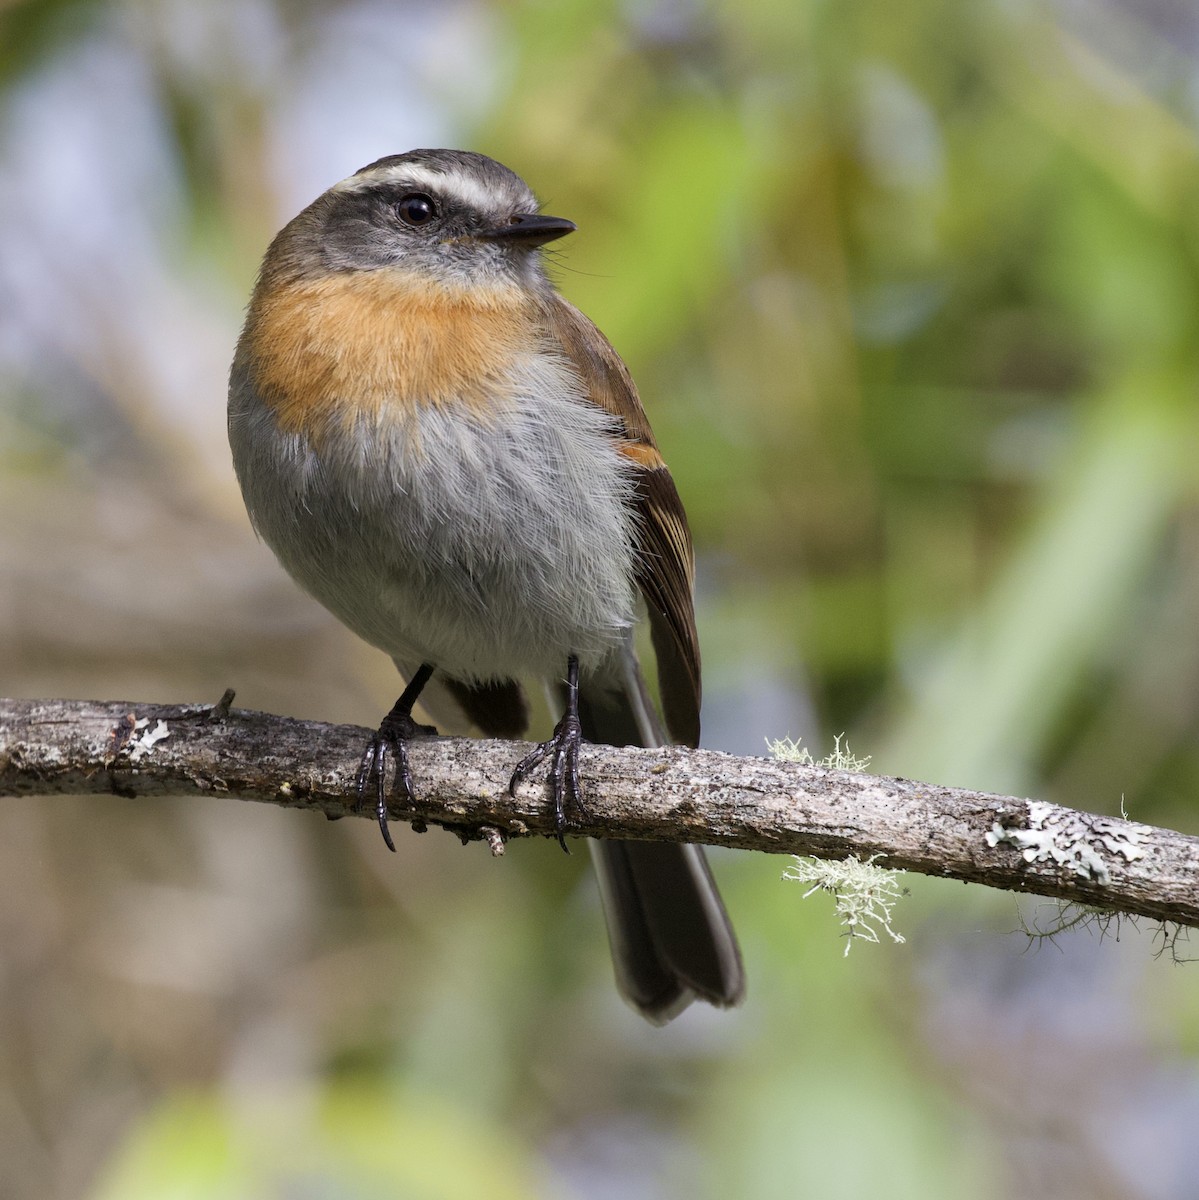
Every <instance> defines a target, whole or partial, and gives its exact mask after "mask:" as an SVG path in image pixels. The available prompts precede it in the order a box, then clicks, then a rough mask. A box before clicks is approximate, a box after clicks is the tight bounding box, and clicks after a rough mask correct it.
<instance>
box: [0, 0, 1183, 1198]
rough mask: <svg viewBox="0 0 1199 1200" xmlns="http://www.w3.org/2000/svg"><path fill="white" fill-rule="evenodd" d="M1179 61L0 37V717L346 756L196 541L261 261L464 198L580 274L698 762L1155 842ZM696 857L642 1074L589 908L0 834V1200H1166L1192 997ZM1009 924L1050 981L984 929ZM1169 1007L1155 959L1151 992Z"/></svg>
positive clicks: (444, 860) (711, 9)
mask: <svg viewBox="0 0 1199 1200" xmlns="http://www.w3.org/2000/svg"><path fill="white" fill-rule="evenodd" d="M1197 129H1199V18H1197V16H1196V10H1195V8H1194V7H1193V5H1191V4H1189V3H1186V2H1184V0H1178V2H1176V3H1173V2H1171V0H1120V2H1111V3H1105V2H1104V0H1058V2H1057V3H1034V2H1030V0H909V2H907V3H900V4H895V3H888V2H885V0H839V2H836V3H834V2H831V0H790V2H789V3H780V2H779V0H757V2H755V0H718V2H716V0H714V2H712V3H706V4H705V3H699V2H692V0H628V2H627V3H611V2H609V3H582V2H581V0H573V2H569V3H563V4H548V3H541V4H538V3H519V2H516V0H513V2H512V3H506V4H505V3H490V4H489V3H485V2H482V0H479V2H469V0H468V2H463V3H441V4H432V5H429V4H409V3H382V2H374V3H371V2H369V0H351V2H345V3H332V2H323V0H309V2H306V3H298V2H297V3H291V4H288V3H283V2H282V0H275V2H272V0H222V2H219V3H211V4H203V3H190V2H188V0H126V2H116V0H114V2H112V3H106V4H101V3H94V2H92V3H89V2H87V0H45V2H42V3H16V4H13V3H10V4H8V5H7V6H2V11H0V503H2V504H3V508H4V519H3V521H0V691H4V692H6V693H9V694H17V695H44V696H53V695H64V696H93V697H103V698H118V697H120V698H128V699H131V700H142V701H164V702H165V701H204V700H215V699H216V698H217V697H218V696H219V695H220V694H221V691H222V690H223V689H224V688H225V687H227V686H233V687H236V688H237V690H238V703H239V704H244V705H246V706H247V707H261V708H266V709H271V710H274V711H277V712H286V713H295V714H299V715H304V716H310V717H319V718H324V719H328V720H352V721H357V722H359V723H362V724H364V725H372V726H373V725H374V724H375V723H377V721H378V719H379V717H380V715H381V714H382V713H383V712H384V711H385V710H386V708H387V707H388V706H389V705H390V704H391V702H392V701H393V700H394V698H395V692H396V680H395V677H394V675H393V673H392V671H391V668H390V665H389V664H388V663H387V662H386V661H385V660H384V658H383V656H382V655H380V654H378V653H376V652H374V651H371V650H370V649H368V648H367V647H365V646H363V645H361V644H359V643H357V642H356V641H355V640H354V639H353V637H352V636H351V635H349V634H348V633H346V632H344V631H343V630H341V629H340V628H339V627H338V626H336V624H335V623H334V622H333V621H332V619H331V618H329V617H328V616H326V615H325V614H324V613H323V612H322V611H321V610H320V609H318V608H317V606H316V605H315V604H314V603H312V602H310V601H309V600H307V599H306V598H305V597H303V596H302V595H300V594H299V593H298V592H297V591H296V589H295V588H294V587H293V586H292V585H291V584H290V582H289V581H288V580H287V579H286V578H285V577H284V576H283V574H282V572H281V571H280V569H279V568H278V567H277V566H276V565H275V563H274V562H273V560H272V558H271V556H270V554H269V552H268V551H267V550H266V549H265V548H263V547H262V546H260V545H259V544H257V543H256V542H255V540H254V538H253V536H252V534H251V532H250V530H249V527H248V522H247V521H246V518H245V516H244V513H243V511H242V509H241V504H240V499H239V497H238V494H237V490H236V485H235V483H234V480H233V475H232V471H231V468H230V465H229V460H228V450H227V446H226V444H225V433H224V406H225V400H224V391H225V377H226V371H227V367H228V362H229V359H230V356H231V353H232V347H233V343H234V340H235V337H236V334H237V330H238V326H239V322H240V313H241V309H242V307H243V305H244V303H245V300H246V297H247V295H248V291H249V288H250V285H251V282H252V279H253V274H254V271H255V269H256V266H257V263H258V260H259V259H260V257H261V254H262V252H263V250H264V248H265V246H266V243H267V241H268V240H269V238H270V236H271V235H272V234H273V232H274V231H275V230H276V229H277V228H278V227H279V226H280V225H281V224H282V223H283V222H284V221H285V220H286V219H288V218H289V217H290V216H292V215H293V214H294V213H295V212H296V211H298V209H299V208H301V207H302V206H303V205H305V204H306V203H308V202H309V201H310V200H311V199H312V198H314V197H315V196H316V195H317V194H318V193H319V192H321V191H323V190H324V189H325V188H326V187H327V186H329V185H330V184H332V183H333V182H335V181H337V180H339V179H341V178H343V177H344V176H346V175H347V174H349V173H350V172H352V171H354V170H355V169H356V168H358V167H360V166H362V165H363V164H365V163H366V162H369V161H371V160H372V159H374V158H376V157H379V156H380V155H383V154H388V153H395V152H399V151H402V150H406V149H409V148H412V147H415V146H430V145H454V146H464V147H469V148H472V149H477V150H480V151H483V152H486V153H488V154H491V155H493V156H495V157H497V158H499V159H501V160H502V161H504V162H506V163H507V164H509V165H510V166H512V167H513V168H514V169H515V170H516V171H518V172H519V173H520V174H522V175H523V176H525V177H526V178H527V179H528V180H529V181H530V182H531V183H532V185H533V186H534V188H535V189H536V190H537V191H538V192H539V194H540V195H541V196H542V197H543V199H544V201H545V203H546V207H547V209H548V210H549V211H551V212H554V213H560V214H561V215H564V216H569V217H571V218H572V219H574V220H575V221H577V223H578V225H579V233H578V234H577V235H576V236H574V237H571V238H570V239H568V241H567V242H564V243H562V244H561V250H560V252H558V253H556V254H555V255H554V266H555V271H556V274H557V277H558V279H559V280H560V283H561V286H562V288H563V290H564V291H565V293H566V294H567V295H568V296H569V297H570V298H571V299H572V300H574V301H575V302H576V303H578V304H579V305H581V306H582V307H583V308H584V309H585V310H586V311H587V312H588V313H589V314H590V315H591V316H592V317H593V318H594V319H595V320H596V321H597V322H598V324H599V325H600V326H601V327H602V328H603V329H604V330H605V331H606V332H607V333H608V334H609V336H610V337H611V339H612V340H613V342H614V343H615V344H616V346H617V348H618V349H619V350H620V352H621V353H622V354H623V355H624V357H625V358H626V360H627V361H628V362H629V364H630V366H631V367H632V369H633V372H634V374H635V375H636V377H637V379H638V381H639V383H640V386H641V391H642V395H643V397H644V399H645V401H646V406H647V408H648V410H649V412H650V415H651V418H652V420H653V421H654V424H655V427H656V430H657V432H658V434H659V440H660V442H661V444H662V446H663V449H664V451H665V453H666V456H667V458H668V460H669V461H670V463H671V465H672V468H673V470H674V473H675V476H676V479H677V480H678V484H679V488H680V491H681V493H682V495H683V498H684V500H685V502H686V504H687V507H688V509H689V511H690V514H691V518H692V525H693V528H694V532H695V540H696V544H697V549H698V554H699V571H700V584H699V597H698V611H699V624H700V635H701V639H702V641H703V646H704V655H705V668H706V676H705V683H706V689H705V699H706V703H705V713H704V716H705V743H706V744H707V745H709V746H713V747H717V748H722V749H728V750H736V751H740V752H746V753H760V752H763V750H764V739H765V738H766V737H768V736H769V737H780V736H784V735H791V736H796V737H803V738H804V739H805V740H806V742H807V743H808V744H809V745H810V746H811V747H812V748H813V750H814V752H815V753H816V754H817V756H819V755H820V754H821V753H823V752H824V751H825V750H827V749H828V748H829V747H830V746H831V742H832V737H833V735H835V734H839V733H842V732H846V733H848V735H849V738H850V743H851V746H852V748H853V749H854V750H855V751H856V752H858V753H860V754H869V755H871V756H872V760H873V761H872V769H875V770H877V771H880V772H883V773H887V774H896V775H904V776H909V777H915V778H926V779H932V780H936V781H937V782H940V783H947V784H959V785H967V786H971V787H977V788H986V789H992V790H996V791H1004V792H1008V791H1011V792H1018V793H1020V794H1028V795H1036V796H1040V797H1044V798H1048V799H1052V800H1055V801H1058V802H1061V803H1064V804H1068V805H1073V806H1077V807H1082V808H1087V809H1092V810H1098V811H1104V812H1118V811H1120V807H1121V805H1122V804H1123V805H1124V807H1125V808H1126V809H1127V811H1128V813H1129V814H1130V815H1131V816H1133V817H1135V818H1136V819H1139V820H1145V821H1150V822H1155V823H1162V824H1168V825H1171V826H1173V827H1176V828H1181V829H1184V830H1190V831H1192V832H1196V831H1199V820H1197V819H1196V798H1197V797H1199V743H1197V739H1196V733H1197V731H1199V639H1197V638H1196V631H1197V629H1199V619H1197V618H1199V519H1197V518H1199V510H1197V507H1196V483H1197V481H1199V455H1197V454H1196V446H1197V438H1196V434H1197V424H1199V405H1197V403H1196V400H1197V394H1196V387H1197V383H1199V157H1197ZM785 865H786V864H785V860H783V859H772V858H768V857H765V856H758V857H754V856H749V855H719V856H716V870H717V873H718V875H719V876H720V879H721V882H722V886H723V888H724V890H725V893H726V897H727V900H728V904H729V907H730V909H731V911H732V913H733V915H734V917H735V920H736V922H737V925H738V928H739V930H740V931H741V935H742V938H743V941H744V949H745V955H746V960H747V967H748V971H749V980H750V986H749V998H748V1000H747V1003H746V1005H745V1007H744V1008H743V1009H741V1010H739V1011H738V1012H736V1013H732V1014H718V1013H715V1012H712V1011H710V1010H701V1009H692V1010H691V1011H689V1012H688V1013H687V1014H686V1015H685V1016H684V1017H683V1018H681V1019H680V1020H679V1021H677V1022H676V1023H675V1024H674V1025H672V1026H671V1027H669V1028H668V1029H666V1030H653V1029H650V1028H649V1027H647V1026H645V1025H643V1024H642V1023H641V1022H640V1021H639V1020H638V1019H637V1018H636V1017H635V1016H634V1015H633V1014H632V1013H631V1012H629V1011H627V1010H626V1009H625V1008H624V1007H623V1006H622V1005H621V1003H620V1001H619V1000H618V998H617V997H616V994H615V991H614V989H613V987H612V984H611V972H610V966H609V963H608V958H607V948H606V943H605V938H604V933H603V929H602V924H601V920H600V916H599V912H598V908H597V902H596V898H595V895H594V887H593V884H592V881H591V879H590V877H589V875H588V874H587V871H586V869H585V868H586V856H585V855H580V854H575V855H573V856H571V857H570V858H566V857H565V856H563V855H562V854H561V853H560V852H558V851H557V850H556V848H555V847H554V846H553V845H552V844H550V843H546V844H519V845H514V846H512V847H511V848H510V850H509V853H508V855H507V857H506V858H504V859H503V860H500V861H498V862H497V861H493V860H492V859H490V858H489V857H488V855H487V853H486V850H485V849H483V848H482V847H480V846H478V845H474V846H470V847H466V848H463V847H461V846H460V845H459V844H458V843H457V841H456V840H455V839H453V838H451V837H447V836H446V835H444V834H441V833H438V832H433V833H430V834H429V835H428V836H424V837H417V836H415V835H411V834H408V833H406V832H405V834H404V836H403V837H402V838H401V840H400V845H399V853H398V855H396V856H394V857H393V856H391V855H389V854H387V853H386V851H385V850H384V848H383V847H382V845H381V844H380V842H379V838H378V834H377V831H376V830H374V829H373V827H372V826H371V825H370V824H369V823H367V822H365V821H345V822H341V823H338V824H336V825H329V824H327V823H326V822H324V821H323V820H321V819H320V818H319V817H318V816H316V815H313V814H308V815H305V814H301V813H290V812H282V811H278V810H274V809H272V808H270V807H268V806H264V805H246V804H239V803H237V802H236V801H232V800H215V799H214V800H212V801H211V802H208V803H197V802H195V801H190V802H187V803H184V802H146V801H142V802H137V801H126V800H121V799H118V798H115V797H114V798H106V799H98V800H71V799H61V798H60V799H54V800H40V801H39V800H26V801H20V802H18V801H13V800H7V801H5V802H4V803H3V805H0V1196H3V1197H5V1198H6V1200H7V1198H9V1197H13V1198H19V1200H24V1198H25V1197H30V1198H34V1197H36V1198H39V1200H40V1198H43V1197H50V1198H58V1197H77V1196H86V1197H96V1198H100V1200H141V1198H143V1197H147V1198H150V1197H152V1198H154V1200H159V1198H162V1197H171V1198H175V1197H177V1198H181V1200H182V1198H188V1200H191V1198H193V1197H195V1198H201V1197H203V1198H208V1197H222V1198H225V1197H232V1198H243V1197H244V1198H247V1200H249V1198H257V1197H272V1198H273V1197H279V1198H285V1197H286V1198H302V1200H310V1198H311V1200H316V1198H322V1200H323V1198H326V1197H338V1198H341V1197H347V1198H349V1200H357V1198H359V1197H363V1198H365V1197H370V1198H375V1197H417V1198H423V1197H445V1198H447V1200H456V1198H458V1197H485V1198H486V1197H493V1196H494V1197H509V1196H511V1197H566V1198H571V1197H574V1198H578V1200H609V1198H616V1197H621V1198H625V1197H630V1198H633V1200H638V1198H641V1197H647V1198H648V1197H667V1198H673V1197H702V1198H707V1197H721V1198H724V1197H747V1198H752V1200H756V1198H759V1197H762V1198H767V1197H790V1196H797V1197H803V1196H821V1197H827V1198H830V1200H840V1198H842V1197H844V1198H857V1197H867V1196H876V1195H887V1196H888V1197H895V1198H899V1200H905V1198H908V1197H912V1198H930V1200H931V1198H935V1197H955V1198H956V1197H983V1198H988V1200H990V1198H997V1200H998V1198H1007V1197H1013V1198H1023V1197H1028V1196H1044V1197H1052V1198H1055V1200H1057V1198H1071V1197H1075V1196H1077V1197H1084V1196H1085V1197H1088V1198H1089V1200H1096V1198H1099V1200H1104V1198H1107V1197H1112V1198H1122V1197H1148V1198H1152V1200H1157V1198H1162V1200H1172V1198H1174V1197H1183V1196H1194V1195H1199V1143H1197V1142H1196V1139H1195V1138H1194V1129H1195V1128H1196V1123H1197V1122H1199V1069H1197V1067H1199V1063H1197V1061H1196V1056H1197V1055H1199V976H1196V974H1195V971H1196V968H1195V967H1194V966H1192V967H1182V968H1179V967H1176V966H1174V965H1173V964H1172V963H1171V962H1170V961H1169V960H1170V957H1171V956H1170V955H1169V954H1167V955H1165V956H1163V957H1161V958H1155V956H1154V955H1155V950H1157V949H1160V947H1161V942H1160V939H1157V940H1155V938H1154V936H1153V931H1152V930H1151V929H1140V930H1138V929H1136V928H1134V927H1132V926H1131V925H1124V926H1123V927H1122V928H1121V931H1120V938H1119V940H1118V941H1116V940H1115V939H1112V938H1109V939H1107V940H1100V939H1099V938H1097V937H1096V936H1095V935H1094V934H1093V933H1091V932H1087V931H1083V932H1080V933H1074V934H1071V935H1068V936H1063V937H1062V938H1060V939H1059V940H1058V941H1057V943H1056V945H1055V946H1042V947H1041V948H1040V949H1034V950H1031V951H1030V950H1029V949H1028V947H1027V946H1026V943H1025V940H1024V939H1023V938H1022V937H1021V936H1020V935H1019V934H1018V933H1013V932H1012V931H1013V929H1015V928H1016V927H1017V926H1018V924H1019V921H1020V916H1019V914H1018V911H1017V907H1016V903H1015V901H1014V900H1013V899H1012V898H1011V897H1009V896H1005V895H998V894H991V893H985V892H983V891H981V890H979V889H967V888H964V887H962V886H960V885H953V884H947V883H936V882H934V881H930V880H926V879H923V878H913V879H911V880H910V881H909V882H910V886H911V896H910V897H909V898H908V899H907V900H906V901H905V903H904V904H903V905H902V906H901V908H900V910H899V912H898V913H897V925H898V927H899V928H900V929H901V930H902V931H903V932H904V933H905V934H906V935H907V938H908V940H907V942H906V944H904V945H902V946H895V945H890V944H888V945H884V946H879V947H870V946H859V947H857V948H855V950H854V952H853V953H852V954H851V955H850V956H849V957H848V958H844V957H843V956H842V950H843V947H844V943H843V941H842V940H841V938H840V936H839V933H840V931H839V929H838V927H837V925H836V923H835V920H834V918H833V916H832V914H831V906H830V904H829V902H828V900H827V898H823V897H814V898H813V899H811V900H808V901H807V902H801V900H800V895H801V891H802V889H801V888H800V887H799V886H798V885H795V884H784V883H782V882H780V879H779V876H780V874H781V871H782V869H783V867H784V866H785ZM1025 914H1026V916H1027V917H1028V918H1029V919H1034V920H1035V919H1046V913H1045V912H1044V911H1038V909H1037V906H1036V905H1035V904H1032V903H1028V904H1026V906H1025ZM1179 951H1180V953H1181V955H1182V956H1184V957H1185V956H1186V955H1187V953H1188V947H1187V945H1186V944H1185V943H1183V944H1182V945H1181V946H1180V947H1179Z"/></svg>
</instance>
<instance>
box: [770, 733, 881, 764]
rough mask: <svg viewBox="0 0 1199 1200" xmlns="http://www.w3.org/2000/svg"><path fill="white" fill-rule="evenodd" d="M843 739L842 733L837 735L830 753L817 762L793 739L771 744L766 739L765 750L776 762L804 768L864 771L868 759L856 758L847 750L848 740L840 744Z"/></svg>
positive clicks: (781, 739)
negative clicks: (789, 763) (793, 764)
mask: <svg viewBox="0 0 1199 1200" xmlns="http://www.w3.org/2000/svg"><path fill="white" fill-rule="evenodd" d="M844 737H845V734H843V733H839V734H837V736H836V737H834V738H833V749H832V751H831V753H829V754H826V755H825V756H824V757H823V758H822V759H821V760H820V761H819V762H817V761H816V760H815V759H814V758H813V757H812V755H811V753H810V752H809V750H808V748H807V747H806V746H805V745H804V744H803V743H802V742H797V741H795V739H794V738H779V739H777V740H776V741H773V742H772V741H771V740H770V739H769V738H767V739H766V749H767V750H769V751H770V754H771V757H772V758H774V759H775V760H776V761H777V762H792V763H799V764H800V765H801V766H805V767H824V768H825V769H826V770H829V771H864V770H865V769H866V768H867V767H868V766H870V759H869V757H866V758H858V756H857V755H856V754H854V753H853V752H852V751H851V750H850V749H849V739H848V738H845V744H844V745H842V744H841V739H842V738H844Z"/></svg>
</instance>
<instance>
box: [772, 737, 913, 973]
mask: <svg viewBox="0 0 1199 1200" xmlns="http://www.w3.org/2000/svg"><path fill="white" fill-rule="evenodd" d="M844 737H845V735H844V734H838V735H837V736H836V737H835V738H834V739H833V750H832V753H831V754H826V755H825V756H824V758H822V759H820V761H819V762H817V761H816V760H815V759H813V758H812V755H811V753H810V752H809V751H808V749H807V747H806V746H804V745H803V744H802V743H800V742H797V741H795V740H794V739H792V738H780V739H779V740H777V741H771V740H770V739H769V738H767V739H766V746H767V748H768V749H769V750H770V753H771V754H772V755H773V756H774V758H775V759H776V760H777V761H779V762H791V763H799V764H800V765H801V766H807V767H822V768H824V769H825V770H829V771H864V770H865V769H866V768H867V767H868V766H869V765H870V759H869V758H859V757H858V756H857V755H856V754H854V753H853V752H852V751H851V750H850V748H849V741H848V739H846V740H845V742H844V744H843V743H842V738H844ZM878 857H879V856H878V855H877V854H876V855H874V856H873V857H872V858H870V859H868V860H867V861H866V862H863V861H862V860H861V859H860V858H858V857H857V856H856V855H850V857H849V858H845V859H837V860H825V859H819V858H800V857H799V856H798V855H796V856H795V861H794V862H793V863H792V865H791V866H790V867H788V868H787V870H786V871H784V872H783V878H784V879H788V880H793V881H795V882H796V883H808V884H811V887H809V888H808V890H807V891H806V892H804V894H803V898H804V899H805V900H806V899H807V898H808V897H809V896H811V895H813V894H814V893H816V892H828V893H829V894H830V895H831V896H832V897H833V902H834V903H835V905H836V908H837V916H838V918H839V919H840V921H841V924H842V925H844V926H845V938H846V941H845V953H846V954H848V953H849V951H850V947H852V946H853V944H854V942H855V941H866V942H873V943H874V944H875V945H876V946H877V945H878V944H879V942H880V941H881V935H882V934H884V933H885V934H886V935H887V936H888V937H889V938H890V939H891V940H892V941H893V942H896V943H901V942H903V941H904V937H903V935H902V934H900V933H896V932H895V930H894V929H893V928H892V927H891V910H892V909H893V908H894V907H895V905H896V903H897V902H898V901H899V900H900V898H901V897H903V896H906V895H907V888H905V887H903V886H902V884H901V883H900V879H901V878H902V877H903V872H902V871H892V870H890V869H889V868H887V867H879V866H876V865H875V859H877V858H878Z"/></svg>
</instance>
